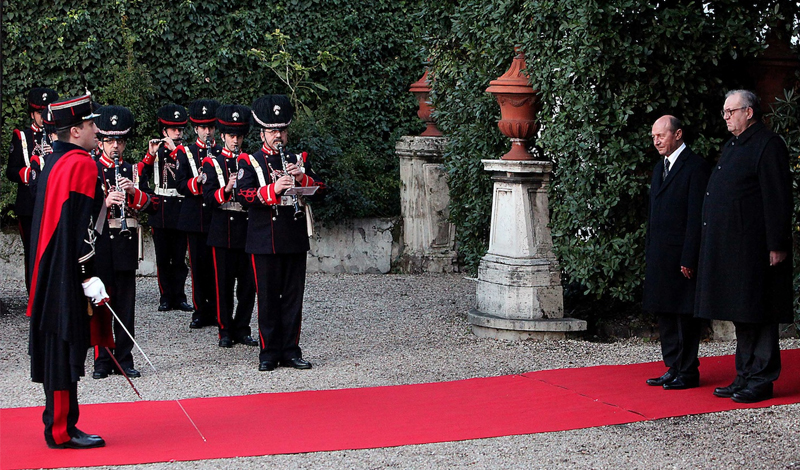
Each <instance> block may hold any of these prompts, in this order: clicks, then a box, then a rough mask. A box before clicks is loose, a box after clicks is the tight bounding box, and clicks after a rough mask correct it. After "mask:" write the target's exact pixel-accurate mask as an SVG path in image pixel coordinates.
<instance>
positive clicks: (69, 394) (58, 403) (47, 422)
mask: <svg viewBox="0 0 800 470" xmlns="http://www.w3.org/2000/svg"><path fill="white" fill-rule="evenodd" d="M44 396H45V405H44V413H42V422H43V423H44V440H45V442H47V443H48V444H50V445H53V444H63V443H65V442H67V441H68V440H70V438H71V437H72V436H73V435H74V434H75V426H76V425H77V424H78V417H79V415H80V412H79V410H78V382H72V384H71V386H70V388H68V389H66V390H48V389H47V388H45V389H44Z"/></svg>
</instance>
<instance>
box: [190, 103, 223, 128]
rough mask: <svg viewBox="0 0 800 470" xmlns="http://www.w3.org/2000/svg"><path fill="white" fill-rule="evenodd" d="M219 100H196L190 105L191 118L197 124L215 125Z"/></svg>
mask: <svg viewBox="0 0 800 470" xmlns="http://www.w3.org/2000/svg"><path fill="white" fill-rule="evenodd" d="M217 108H219V101H217V100H195V101H192V103H191V104H190V105H189V120H190V121H192V124H193V125H195V126H208V127H214V123H215V121H216V120H217Z"/></svg>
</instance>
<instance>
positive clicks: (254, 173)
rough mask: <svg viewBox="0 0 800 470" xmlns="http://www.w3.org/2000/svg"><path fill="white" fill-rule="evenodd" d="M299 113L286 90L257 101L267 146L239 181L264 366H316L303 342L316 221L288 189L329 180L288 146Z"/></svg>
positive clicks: (244, 163)
mask: <svg viewBox="0 0 800 470" xmlns="http://www.w3.org/2000/svg"><path fill="white" fill-rule="evenodd" d="M293 114H294V109H293V107H292V104H291V103H290V102H289V99H288V98H287V97H286V96H284V95H268V96H264V97H261V98H259V99H257V100H256V101H254V102H253V106H252V116H253V121H254V122H255V124H256V125H258V126H259V127H260V128H261V131H260V136H261V140H262V142H263V146H262V147H261V149H260V150H258V151H257V152H255V153H254V154H252V155H250V156H248V155H246V154H243V155H242V156H241V157H240V158H239V176H238V182H237V184H238V186H239V191H240V196H241V201H242V204H243V205H244V206H246V207H248V208H249V216H250V220H249V223H248V227H247V242H246V246H245V251H247V253H250V254H251V255H252V264H253V271H254V274H255V279H256V295H257V298H258V329H259V339H260V342H261V352H260V354H259V365H258V370H260V371H270V370H274V369H275V367H277V366H285V367H294V368H295V369H310V368H311V363H310V362H308V361H306V360H304V359H303V356H302V352H301V349H300V344H299V342H300V324H301V320H302V312H303V292H304V289H305V278H306V256H307V252H308V250H309V242H308V237H309V228H308V227H307V225H306V224H307V223H309V226H311V224H310V222H311V220H310V215H308V211H307V210H306V209H307V207H306V205H305V202H304V200H303V198H302V197H301V196H298V197H297V198H296V199H295V198H294V197H292V196H290V195H286V194H285V192H286V190H288V189H289V188H293V187H296V186H304V187H311V186H317V187H318V189H323V188H324V185H323V183H322V182H321V181H319V180H318V179H317V177H316V176H315V175H314V173H313V171H312V170H311V166H310V165H309V162H308V160H307V155H306V153H305V152H304V153H302V154H301V155H295V154H290V153H288V152H286V151H285V149H283V146H285V145H286V142H287V140H288V134H287V128H288V127H289V124H291V122H292V116H293ZM282 150H283V151H282ZM281 153H284V154H285V156H286V158H285V159H283V158H281ZM304 210H305V212H304Z"/></svg>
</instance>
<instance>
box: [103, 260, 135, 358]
mask: <svg viewBox="0 0 800 470" xmlns="http://www.w3.org/2000/svg"><path fill="white" fill-rule="evenodd" d="M103 281H104V282H105V280H103ZM106 287H107V288H108V296H109V298H110V299H111V300H110V303H111V304H113V307H112V308H113V309H114V311H115V312H117V316H119V318H120V320H122V323H120V322H118V321H117V319H116V318H114V320H113V322H114V349H113V352H114V358H116V359H117V362H119V365H120V366H122V367H123V368H126V369H127V368H130V367H133V354H131V352H132V351H133V340H132V339H131V338H130V337H128V334H127V333H125V329H124V328H123V325H124V326H125V328H127V329H128V331H129V332H130V333H131V334H132V335H134V337H135V335H136V330H135V321H134V312H135V311H136V271H114V280H113V282H110V283H106ZM116 368H117V366H116V364H114V361H113V360H112V359H111V356H109V354H108V351H106V348H102V347H99V346H95V347H94V370H103V371H106V372H111V371H112V370H115V369H116Z"/></svg>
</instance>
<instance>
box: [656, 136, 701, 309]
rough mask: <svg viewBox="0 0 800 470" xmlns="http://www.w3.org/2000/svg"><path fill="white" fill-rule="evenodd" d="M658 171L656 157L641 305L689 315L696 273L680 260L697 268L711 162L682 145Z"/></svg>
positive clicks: (658, 166)
mask: <svg viewBox="0 0 800 470" xmlns="http://www.w3.org/2000/svg"><path fill="white" fill-rule="evenodd" d="M663 172H664V160H663V159H661V160H660V161H659V162H658V163H657V164H656V166H655V168H653V180H652V182H651V184H650V216H649V218H648V223H647V241H646V245H645V246H646V248H645V256H646V261H647V269H646V271H645V279H644V297H643V299H642V308H644V309H645V310H649V311H653V312H662V313H681V314H689V315H692V314H694V297H695V284H696V276H695V277H693V278H692V279H687V278H686V277H684V276H683V274H682V273H681V266H685V267H687V268H690V269H693V270H695V271H696V270H697V256H698V253H699V252H700V231H701V230H700V229H701V227H702V225H701V215H702V210H703V196H704V195H705V192H706V185H707V184H708V177H709V175H710V174H711V165H709V163H708V162H706V161H705V160H703V159H702V158H701V157H699V156H697V155H696V154H695V153H694V152H692V151H691V150H690V149H689V147H686V148H685V149H683V151H682V152H681V153H680V154H679V155H678V157H677V159H676V160H675V164H674V165H672V168H671V169H670V171H669V174H668V175H667V178H666V179H665V180H663V181H662V174H663Z"/></svg>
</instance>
